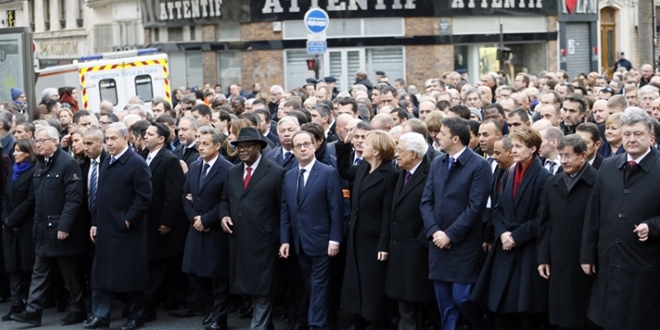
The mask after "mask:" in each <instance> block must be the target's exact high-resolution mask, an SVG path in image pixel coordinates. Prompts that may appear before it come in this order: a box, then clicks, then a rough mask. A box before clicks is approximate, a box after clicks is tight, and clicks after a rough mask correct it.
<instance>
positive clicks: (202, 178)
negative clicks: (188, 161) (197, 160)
mask: <svg viewBox="0 0 660 330" xmlns="http://www.w3.org/2000/svg"><path fill="white" fill-rule="evenodd" d="M209 167H211V165H209V163H204V167H203V168H202V174H200V176H199V186H200V187H201V186H202V185H203V184H204V181H205V180H206V176H207V175H208V171H209Z"/></svg>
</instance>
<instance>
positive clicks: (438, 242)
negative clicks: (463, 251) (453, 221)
mask: <svg viewBox="0 0 660 330" xmlns="http://www.w3.org/2000/svg"><path fill="white" fill-rule="evenodd" d="M433 244H435V246H437V247H438V248H440V249H451V239H449V236H447V234H445V232H444V231H442V230H438V231H436V232H435V233H433Z"/></svg>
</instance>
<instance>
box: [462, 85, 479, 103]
mask: <svg viewBox="0 0 660 330" xmlns="http://www.w3.org/2000/svg"><path fill="white" fill-rule="evenodd" d="M472 93H477V95H478V96H479V99H481V98H482V95H481V92H480V91H479V90H478V89H476V88H474V87H470V88H468V89H466V90H465V92H463V95H461V96H462V99H463V100H465V99H467V97H468V95H470V94H472Z"/></svg>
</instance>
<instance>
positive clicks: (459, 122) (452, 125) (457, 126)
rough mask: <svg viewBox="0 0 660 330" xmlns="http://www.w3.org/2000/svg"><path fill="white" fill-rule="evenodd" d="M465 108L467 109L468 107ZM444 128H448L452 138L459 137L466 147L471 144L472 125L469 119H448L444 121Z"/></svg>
mask: <svg viewBox="0 0 660 330" xmlns="http://www.w3.org/2000/svg"><path fill="white" fill-rule="evenodd" d="M465 108H466V109H467V107H465ZM468 112H469V110H468ZM442 126H447V128H448V129H449V133H451V135H452V136H458V139H459V140H460V141H461V143H462V144H463V145H464V146H467V145H468V144H470V124H469V123H468V120H467V119H464V118H458V117H448V118H445V119H443V120H442Z"/></svg>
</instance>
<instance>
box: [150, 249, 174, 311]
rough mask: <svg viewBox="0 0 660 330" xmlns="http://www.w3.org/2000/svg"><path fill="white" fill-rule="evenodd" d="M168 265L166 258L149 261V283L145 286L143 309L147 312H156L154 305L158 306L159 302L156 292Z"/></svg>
mask: <svg viewBox="0 0 660 330" xmlns="http://www.w3.org/2000/svg"><path fill="white" fill-rule="evenodd" d="M168 266H169V260H168V259H161V260H152V261H149V284H148V286H147V297H146V302H145V310H146V311H147V312H148V313H154V314H155V313H156V307H158V302H159V299H157V297H156V292H157V291H158V288H160V287H161V285H162V284H163V280H164V279H165V273H166V272H167V269H168Z"/></svg>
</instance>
